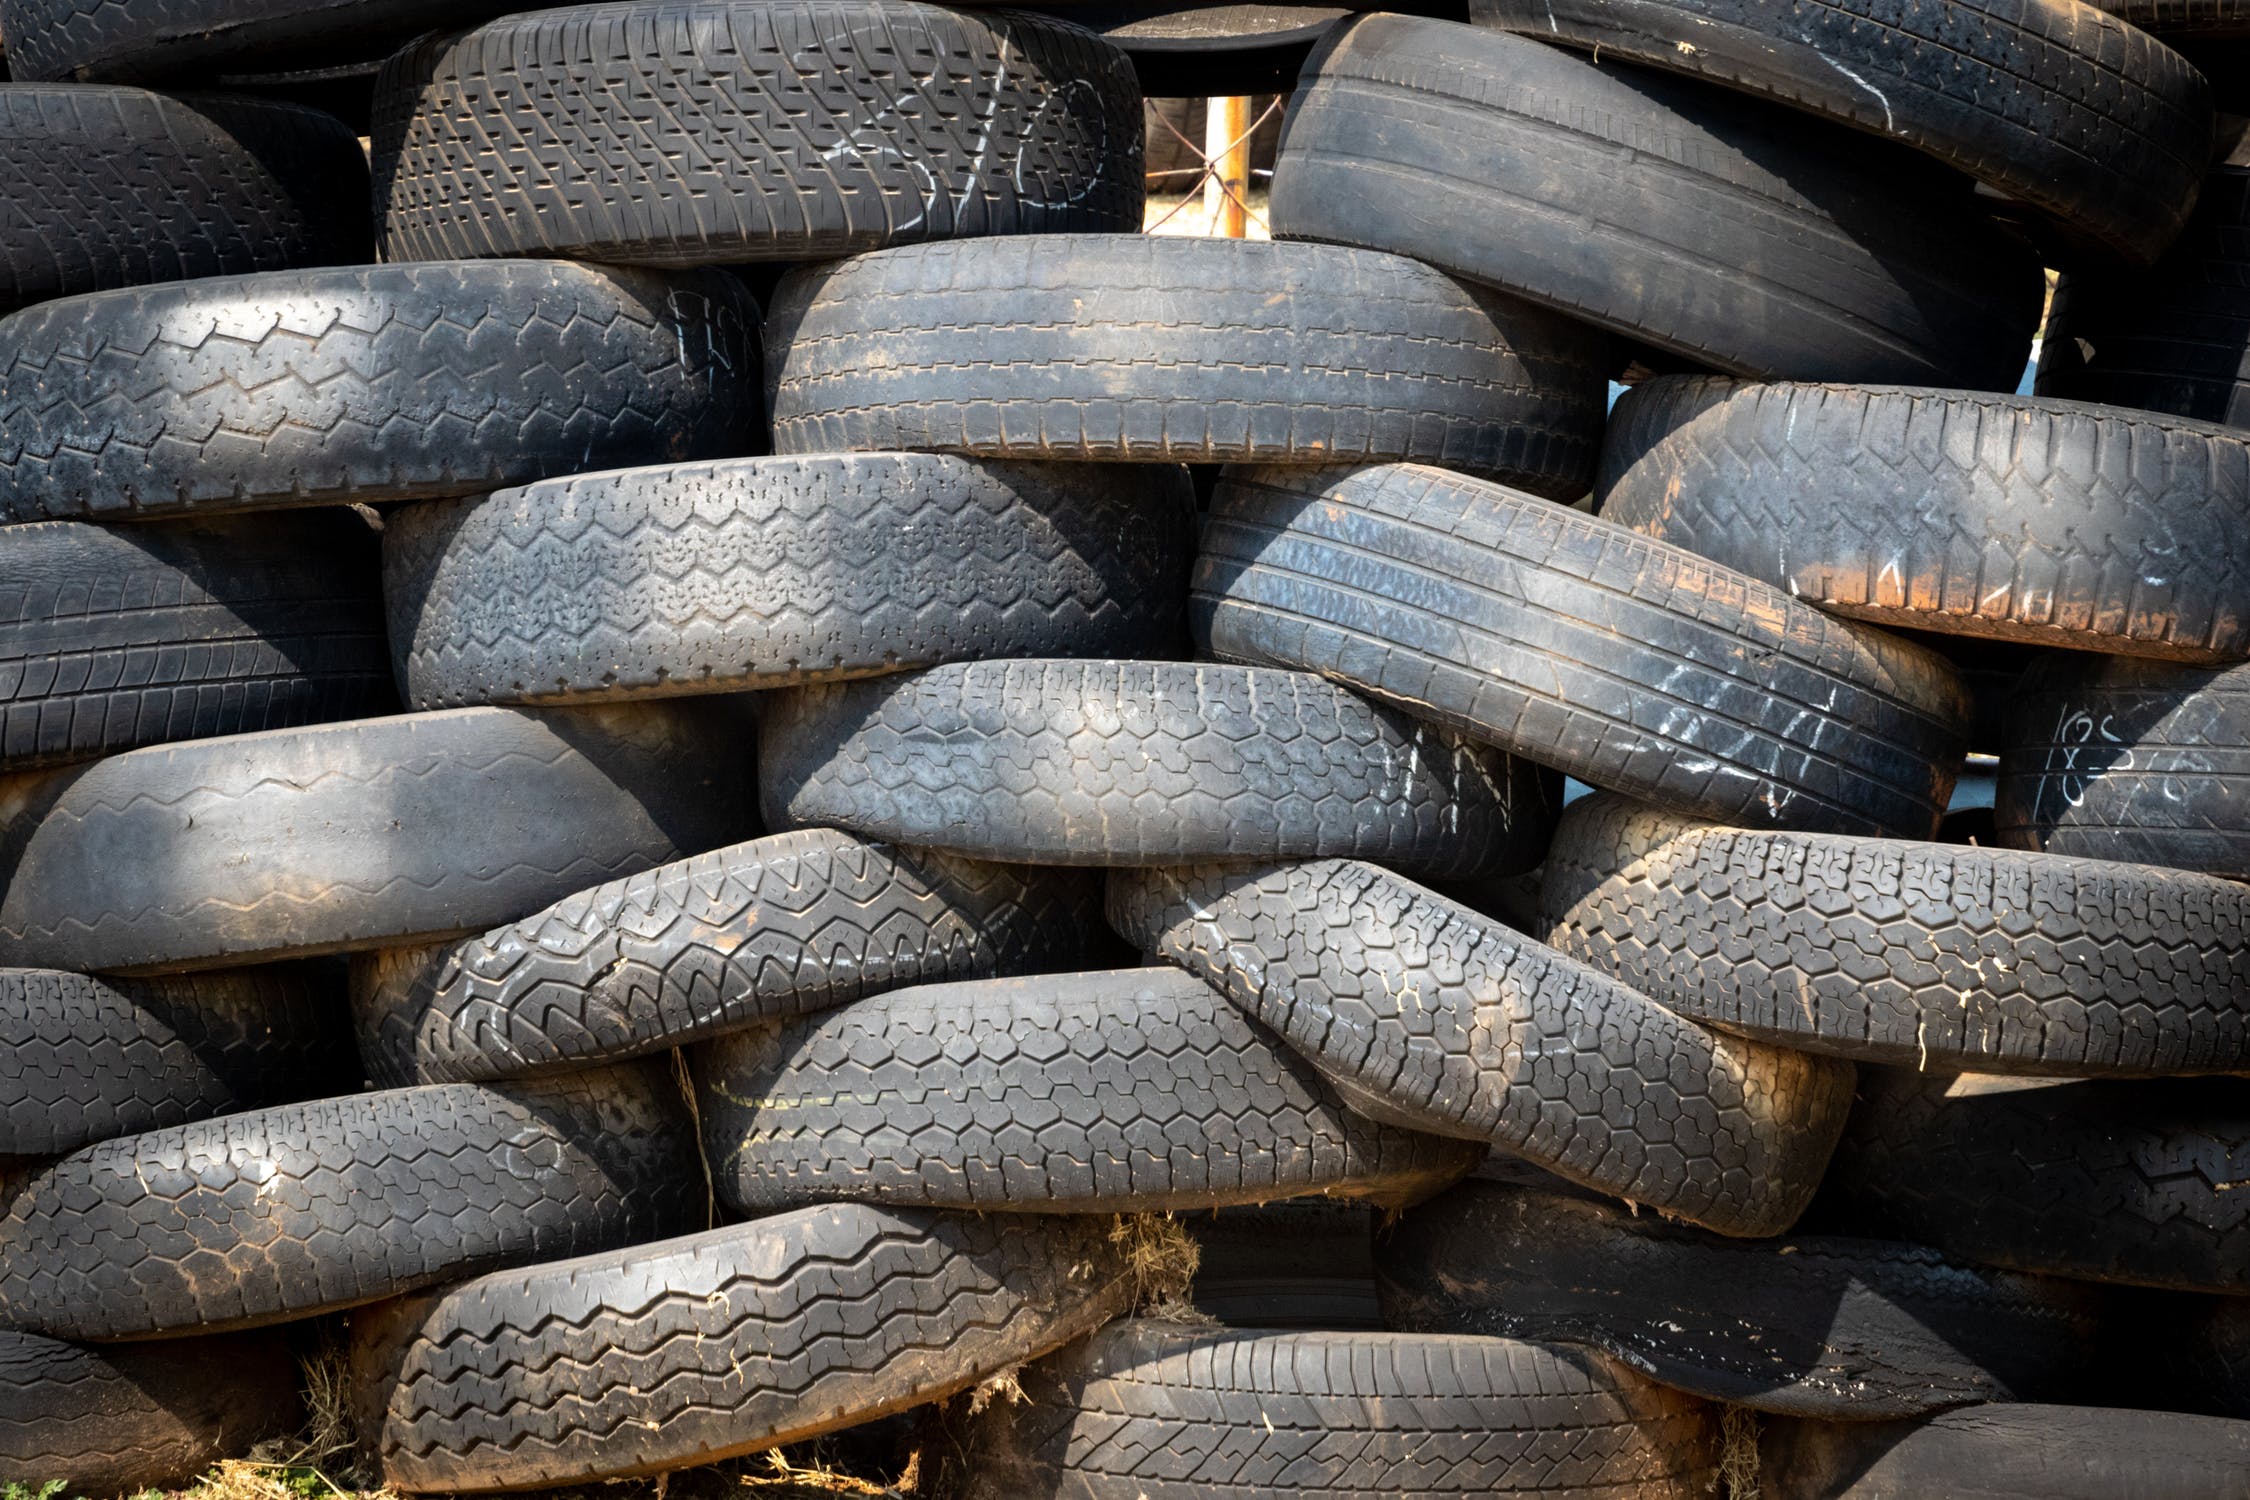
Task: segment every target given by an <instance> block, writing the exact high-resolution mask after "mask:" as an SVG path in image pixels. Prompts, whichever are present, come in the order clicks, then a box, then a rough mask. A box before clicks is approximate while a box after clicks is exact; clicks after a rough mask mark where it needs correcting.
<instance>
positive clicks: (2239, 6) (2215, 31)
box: [2090, 0, 2250, 41]
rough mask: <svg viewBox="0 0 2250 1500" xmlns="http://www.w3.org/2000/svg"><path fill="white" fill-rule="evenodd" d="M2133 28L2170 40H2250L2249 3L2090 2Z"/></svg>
mask: <svg viewBox="0 0 2250 1500" xmlns="http://www.w3.org/2000/svg"><path fill="white" fill-rule="evenodd" d="M2090 3H2091V4H2092V5H2093V6H2094V8H2095V9H2096V10H2106V11H2108V12H2109V13H2110V14H2111V15H2113V16H2115V17H2117V18H2118V19H2119V20H2120V21H2123V22H2125V23H2126V24H2127V25H2129V26H2138V27H2139V28H2140V29H2141V30H2143V31H2145V32H2148V33H2149V34H2150V35H2152V36H2160V37H2164V38H2166V39H2167V40H2171V39H2175V38H2185V39H2188V40H2191V41H2192V40H2194V39H2196V38H2198V37H2210V38H2223V37H2245V36H2250V3H2245V0H2090Z"/></svg>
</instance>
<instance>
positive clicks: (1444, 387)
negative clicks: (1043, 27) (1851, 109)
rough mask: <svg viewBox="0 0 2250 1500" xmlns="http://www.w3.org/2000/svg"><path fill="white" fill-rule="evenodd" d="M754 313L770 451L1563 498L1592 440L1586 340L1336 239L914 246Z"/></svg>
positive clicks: (1041, 240) (1539, 313) (819, 271)
mask: <svg viewBox="0 0 2250 1500" xmlns="http://www.w3.org/2000/svg"><path fill="white" fill-rule="evenodd" d="M1152 287H1161V288H1163V289H1164V295H1163V296H1162V297H1161V298H1158V299H1155V300H1154V302H1153V303H1152V299H1151V297H1150V289H1151V288H1152ZM769 313H770V317H769V322H768V328H769V335H768V352H767V356H766V357H767V362H768V363H767V382H768V386H769V389H771V390H772V392H773V415H774V447H775V449H776V450H777V451H779V452H783V453H804V452H811V453H819V452H830V451H836V450H863V449H884V448H936V449H941V450H948V451H953V452H960V453H975V454H981V455H984V456H987V457H994V458H1066V459H1080V460H1086V459H1135V460H1152V461H1157V462H1170V463H1227V462H1257V463H1375V462H1380V461H1383V460H1389V459H1410V460H1415V461H1418V462H1423V463H1432V464H1439V465H1442V466H1444V467H1446V468H1450V469H1461V470H1465V471H1468V472H1471V473H1477V474H1487V475H1490V476H1492V477H1494V478H1499V479H1505V480H1506V481H1508V482H1509V483H1511V484H1516V485H1521V486H1522V487H1523V488H1525V489H1527V490H1531V491H1533V492H1534V493H1537V494H1542V495H1550V496H1553V497H1555V498H1558V499H1564V500H1572V499H1576V498H1577V497H1578V496H1580V495H1582V494H1584V493H1585V492H1586V486H1587V484H1588V483H1589V482H1590V481H1591V479H1592V478H1593V462H1594V456H1595V451H1596V448H1597V447H1598V445H1599V442H1600V437H1601V424H1602V411H1603V384H1602V366H1603V361H1604V359H1605V357H1606V354H1607V347H1606V341H1605V340H1604V339H1603V338H1602V337H1601V335H1599V334H1597V333H1595V332H1593V331H1592V330H1590V329H1587V328H1585V327H1583V326H1581V325H1578V324H1574V323H1572V322H1571V321H1570V320H1568V319H1566V318H1563V317H1560V316H1557V315H1556V314H1554V313H1551V312H1548V311H1547V310H1546V309H1544V308H1537V307H1532V306H1529V305H1528V304H1525V303H1522V302H1519V301H1517V300H1516V299H1515V298H1513V297H1507V296H1503V295H1500V294H1498V293H1495V292H1490V291H1485V290H1483V289H1480V288H1471V287H1468V286H1465V285H1463V284H1462V283H1460V282H1457V281H1454V280H1453V279H1451V278H1450V277H1448V276H1445V275H1443V274H1442V273H1440V272H1437V271H1434V270H1432V269H1430V268H1429V267H1428V266H1424V265H1419V264H1417V263H1415V262H1414V261H1411V260H1407V259H1405V258H1403V257H1401V256H1396V255H1383V254H1378V253H1376V252H1374V251H1368V250H1354V249H1350V248H1348V247H1345V246H1340V245H1290V244H1270V243H1254V242H1251V241H1246V240H1224V239H1197V238H1179V237H1171V238H1166V237H1154V236H1118V235H1071V236H1058V235H1046V236H1040V237H1037V238H1032V237H1025V236H1018V237H1016V238H1013V239H1008V240H979V241H973V242H967V243H959V244H939V245H915V246H909V247H907V248H905V249H900V250H890V251H885V252H883V253H882V254H879V255H871V256H863V257H860V258H858V259H854V260H851V261H847V262H845V263H843V264H841V265H837V266H814V267H809V268H806V269H801V270H799V271H796V272H794V273H792V274H791V275H790V276H789V277H788V278H787V279H785V280H784V281H783V282H782V284H781V286H780V287H779V288H778V289H777V290H776V291H775V293H774V297H773V302H772V306H771V308H770V309H769Z"/></svg>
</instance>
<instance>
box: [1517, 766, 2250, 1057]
mask: <svg viewBox="0 0 2250 1500" xmlns="http://www.w3.org/2000/svg"><path fill="white" fill-rule="evenodd" d="M1543 869H1544V871H1545V874H1544V877H1543V881H1542V885H1541V891H1540V902H1539V915H1540V925H1539V927H1538V929H1537V930H1538V931H1539V932H1541V933H1542V934H1543V935H1544V936H1545V938H1546V940H1547V941H1548V942H1550V943H1552V944H1553V945H1554V946H1555V947H1557V948H1559V949H1561V950H1562V951H1563V952H1565V953H1567V954H1569V955H1570V956H1571V957H1573V958H1576V959H1578V960H1580V961H1581V962H1584V963H1588V964H1591V965H1593V966H1594V967H1595V968H1597V969H1599V970H1601V971H1602V972H1603V973H1605V974H1611V975H1614V976H1615V977H1616V978H1617V979H1618V980H1619V981H1620V982H1622V983H1624V984H1628V985H1631V986H1632V987H1633V988H1634V989H1636V990H1639V991H1640V992H1641V993H1643V994H1645V995H1647V996H1648V997H1649V998H1651V999H1653V1000H1655V1001H1656V1002H1657V1003H1658V1004H1660V1005H1662V1006H1664V1007H1665V1008H1666V1009H1667V1010H1670V1011H1673V1012H1675V1013H1677V1014H1679V1015H1683V1016H1688V1017H1691V1018H1693V1019H1695V1020H1698V1021H1701V1022H1703V1023H1704V1024H1705V1025H1707V1026H1716V1027H1720V1028H1723V1029H1725V1030H1727V1031H1733V1032H1739V1033H1740V1034H1742V1035H1744V1036H1749V1037H1755V1038H1757V1039H1759V1040H1760V1041H1765V1042H1771V1043H1773V1044H1775V1045H1776V1046H1782V1047H1801V1048H1803V1049H1805V1050H1806V1051H1809V1052H1824V1053H1827V1054H1829V1055H1830V1056H1833V1057H1843V1058H1850V1059H1852V1060H1853V1061H1855V1062H1871V1063H1892V1064H1896V1065H1899V1066H1901V1067H1922V1068H1935V1069H1936V1070H1937V1071H1939V1072H1954V1071H1958V1070H1961V1069H1970V1070H1973V1071H1976V1072H1983V1073H2026V1074H2032V1075H2035V1076H2039V1077H2049V1078H2053V1077H2079V1076H2083V1077H2098V1076H2103V1075H2110V1076H2119V1075H2124V1076H2130V1075H2134V1074H2144V1075H2167V1074H2177V1073H2244V1072H2250V887H2245V886H2242V885H2238V884H2236V883H2234V882H2233V881H2227V880H2217V879H2213V878H2211V877H2209V876H2204V875H2189V874H2180V873H2174V872H2172V871H2166V870H2152V869H2147V868H2145V867H2142V866H2138V865H2118V864H2111V863H2108V862H2106V861H2101V860H2090V859H2066V858H2063V857H2062V856H2059V855H2042V854H2027V853H2021V852H2018V851H2016V850H2011V849H1988V848H1975V847H1971V846H1964V845H1958V844H1917V843H1908V842H1906V841H1904V840H1894V839H1859V838H1850V837H1846V836H1841V835H1836V834H1818V833H1748V832H1743V831H1741V830H1738V829H1731V828H1720V827H1714V826H1712V825H1709V824H1703V823H1697V822H1695V821H1693V820H1691V819H1686V818H1676V817H1673V816H1671V815H1670V814H1667V813H1661V812H1656V811H1653V810H1651V809H1648V808H1642V807H1636V806H1635V805H1634V804H1632V803H1630V802H1627V801H1624V800H1623V799H1621V798H1616V797H1610V796H1606V795H1604V796H1598V797H1587V798H1583V799H1581V800H1580V801H1578V802H1576V803H1574V804H1572V806H1571V808H1570V810H1569V811H1568V812H1566V813H1565V814H1563V819H1562V823H1561V825H1560V827H1559V828H1557V830H1556V833H1555V841H1554V843H1553V844H1552V845H1551V846H1550V847H1549V849H1548V851H1547V860H1546V864H1545V865H1544V866H1543Z"/></svg>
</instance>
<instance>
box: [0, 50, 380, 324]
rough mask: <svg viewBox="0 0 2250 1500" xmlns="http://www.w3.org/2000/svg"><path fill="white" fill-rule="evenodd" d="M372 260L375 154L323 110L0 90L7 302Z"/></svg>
mask: <svg viewBox="0 0 2250 1500" xmlns="http://www.w3.org/2000/svg"><path fill="white" fill-rule="evenodd" d="M371 255H372V249H371V247H370V245H369V243H368V227H367V160H366V158H365V157H363V156H362V155H361V154H360V149H359V142H358V141H357V140H356V139H354V138H353V136H352V134H351V132H350V131H348V130H346V129H345V128H344V126H342V125H341V124H339V123H338V122H337V121H336V120H334V119H332V118H330V117H329V116H327V115H324V114H322V113H320V112H319V111H317V110H310V109H302V108H299V107H297V106H296V105H291V104H264V103H259V102H257V101H255V100H250V99H237V98H229V97H226V96H223V95H217V94H188V95H179V96H173V95H166V94H151V93H148V92H147V91H145V90H142V89H129V88H96V87H88V86H83V85H58V84H8V85H5V86H0V313H6V312H13V311H15V310H16V309H17V308H20V307H25V306H28V305H29V304H31V303H34V302H44V301H46V300H48V299H49V298H53V297H68V296H72V295H74V294H76V293H79V292H92V291H99V290H102V289H103V288H106V287H123V286H143V285H146V284H148V283H150V282H157V281H187V280H192V279H194V278H196V277H202V276H232V275H236V274H239V273H244V272H250V271H278V270H282V269H285V268H287V267H290V266H322V265H336V264H339V263H349V262H354V261H363V260H367V259H369V258H371Z"/></svg>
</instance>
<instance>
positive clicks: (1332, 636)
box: [1191, 465, 1968, 837]
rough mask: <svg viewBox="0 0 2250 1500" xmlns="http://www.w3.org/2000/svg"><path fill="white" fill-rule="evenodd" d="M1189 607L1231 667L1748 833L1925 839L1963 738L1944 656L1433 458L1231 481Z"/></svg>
mask: <svg viewBox="0 0 2250 1500" xmlns="http://www.w3.org/2000/svg"><path fill="white" fill-rule="evenodd" d="M1191 611H1192V614H1191V624H1192V625H1193V626H1194V628H1195V632H1196V638H1197V640H1198V641H1199V642H1201V643H1202V644H1203V645H1205V646H1206V647H1208V648H1209V650H1210V651H1211V652H1212V653H1213V654H1214V655H1216V656H1219V657H1221V658H1223V659H1227V660H1235V661H1249V662H1258V663H1264V664H1268V665H1272V666H1288V667H1296V668H1300V669H1302V670H1305V671H1311V672H1318V673H1320V674H1321V675H1323V676H1325V677H1329V678H1332V679H1334V680H1336V681H1340V682H1344V683H1347V684H1349V685H1350V686H1352V687H1354V688H1357V689H1359V690H1360V691H1362V692H1365V693H1368V694H1371V695H1372V696H1374V697H1375V698H1377V699H1379V700H1382V701H1385V702H1388V703H1392V704H1396V705H1397V706H1399V707H1400V708H1403V709H1404V710H1406V711H1407V712H1408V713H1411V714H1415V715H1417V716H1420V717H1422V718H1426V719H1428V720H1430V721H1432V722H1434V723H1436V724H1439V725H1442V726H1444V727H1446V728H1448V729H1453V730H1457V731H1459V732H1461V733H1464V734H1467V735H1469V736H1472V737H1474V738H1477V739H1481V740H1485V741H1487V742H1489V743H1492V744H1494V745H1497V746H1499V747H1500V748H1501V749H1504V750H1507V751H1510V752H1511V753H1513V754H1517V755H1521V756H1525V757H1528V758H1529V759H1531V760H1534V761H1537V762H1539V763H1541V764H1543V765H1548V766H1552V767H1554V768H1555V769H1557V770H1559V771H1563V772H1566V773H1568V774H1570V775H1572V776H1576V777H1578V778H1579V779H1580V780H1582V781H1587V782H1591V783H1593V784H1594V785H1597V786H1606V787H1609V788H1611V789H1613V790H1616V791H1622V792H1627V793H1629V794H1631V795H1634V796H1638V797H1645V798H1647V799H1648V800H1650V801H1652V802H1658V803H1661V804H1663V805H1665V806H1668V807H1674V808H1677V809H1679V810H1681V811H1683V812H1695V813H1699V814H1702V815H1703V816H1706V817H1712V818H1719V819H1740V820H1742V821H1744V822H1745V823H1747V824H1750V825H1752V826H1758V825H1764V826H1769V827H1770V826H1779V827H1798V828H1820V829H1827V830H1831V831H1835V832H1841V833H1903V834H1908V835H1911V836H1914V837H1927V836H1928V835H1929V834H1930V832H1931V830H1932V829H1934V828H1935V827H1936V825H1937V819H1938V815H1939V813H1940V812H1941V811H1942V810H1943V809H1944V807H1945V803H1946V798H1947V795H1948V794H1949V793H1950V792H1951V790H1952V787H1953V781H1954V776H1955V774H1956V772H1957V771H1958V769H1959V767H1960V763H1961V757H1962V755H1963V752H1964V751H1965V749H1966V744H1965V740H1966V733H1967V728H1968V724H1967V719H1968V703H1967V699H1966V696H1965V695H1964V694H1963V692H1962V690H1961V686H1960V683H1959V681H1958V680H1957V678H1956V677H1955V676H1954V673H1953V670H1952V668H1951V667H1950V666H1949V665H1948V664H1947V663H1946V662H1945V661H1944V660H1943V659H1942V658H1941V657H1939V656H1937V655H1936V654H1935V653H1934V652H1931V651H1928V650H1926V649H1924V648H1921V647H1918V646H1912V645H1909V644H1907V643H1905V642H1903V641H1899V640H1896V639H1894V638H1892V637H1889V636H1886V635H1884V634H1882V633H1881V632H1879V631H1874V630H1870V629H1868V628H1866V627H1864V626H1860V625H1856V624H1852V623H1848V622H1845V621H1841V620H1835V619H1832V618H1830V617H1829V616H1827V615H1824V614H1822V613H1820V612H1819V611H1818V610H1815V609H1813V608H1811V607H1810V606H1809V605H1803V604H1798V603H1796V602H1794V601H1792V600H1791V599H1789V598H1788V597H1787V596H1786V595H1784V594H1782V593H1781V592H1780V591H1779V590H1777V589H1774V588H1771V587H1769V586H1767V585H1765V584H1761V583H1759V582H1757V581H1755V580H1753V579H1750V578H1746V577H1743V576H1742V575H1741V574H1739V573H1734V572H1731V571H1729V570H1727V569H1725V568H1720V567H1715V566H1713V565H1712V564H1710V563H1708V562H1705V561H1704V560H1703V559H1701V558H1698V557H1696V556H1694V555H1693V554H1691V553H1688V552H1686V551H1684V550H1682V549H1680V548H1677V547H1672V546H1669V545H1667V544H1665V543H1663V542H1657V541H1651V540H1649V539H1647V538H1644V537H1640V536H1636V535H1635V534H1633V533H1632V532H1629V531H1627V530H1625V528H1623V527H1621V526H1617V525H1613V524H1611V523H1609V522H1606V521H1600V520H1596V519H1594V518H1592V517H1590V516H1585V515H1581V514H1579V513H1578V512H1576V511H1572V510H1566V509H1564V508H1563V507H1561V506H1557V505H1549V504H1546V503H1543V502H1541V501H1537V500H1533V499H1531V498H1530V497H1528V496H1525V495H1520V494H1517V493H1515V492H1513V491H1510V490H1507V489H1505V488H1502V487H1501V486H1498V485H1492V484H1485V483H1482V482H1480V481H1477V480H1474V479H1466V478H1463V477H1461V476H1459V475H1451V474H1446V473H1443V472H1441V471H1439V470H1436V469H1429V468H1420V467H1410V466H1406V465H1397V466H1389V467H1379V468H1370V469H1360V470H1344V469H1332V470H1320V471H1313V472H1309V473H1304V474H1298V473H1295V472H1293V471H1291V470H1287V469H1280V468H1263V469H1255V470H1235V471H1232V472H1230V474H1229V475H1228V477H1227V478H1226V479H1225V480H1223V481H1222V482H1221V483H1220V486H1219V489H1218V491H1217V493H1216V494H1215V495H1214V497H1213V499H1212V504H1211V513H1210V517H1209V520H1208V521H1207V522H1206V524H1205V527H1204V533H1203V555H1202V557H1201V558H1200V559H1199V560H1198V562H1197V564H1196V570H1195V577H1194V585H1193V594H1192V597H1191Z"/></svg>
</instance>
